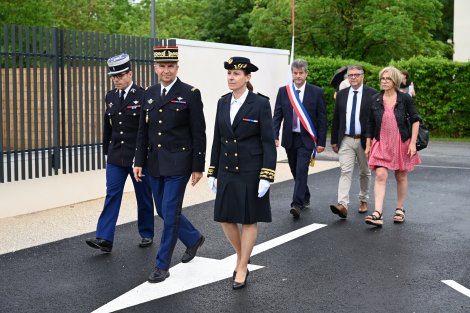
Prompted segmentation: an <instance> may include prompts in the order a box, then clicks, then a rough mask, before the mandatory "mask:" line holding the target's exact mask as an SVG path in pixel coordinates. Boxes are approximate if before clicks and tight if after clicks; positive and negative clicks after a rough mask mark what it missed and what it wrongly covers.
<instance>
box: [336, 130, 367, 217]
mask: <svg viewBox="0 0 470 313" xmlns="http://www.w3.org/2000/svg"><path fill="white" fill-rule="evenodd" d="M338 157H339V164H340V168H341V176H340V178H339V184H338V203H340V204H342V205H343V206H345V207H346V208H347V207H348V205H349V190H350V189H351V180H352V175H353V171H354V165H355V163H356V158H357V162H358V163H359V183H360V192H359V201H361V202H368V200H369V189H370V170H369V168H368V166H367V157H366V154H365V153H364V149H363V148H362V146H361V139H360V138H358V139H355V138H352V137H348V136H344V138H343V140H342V141H341V146H340V148H339V151H338Z"/></svg>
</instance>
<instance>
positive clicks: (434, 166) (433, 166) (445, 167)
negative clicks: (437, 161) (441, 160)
mask: <svg viewBox="0 0 470 313" xmlns="http://www.w3.org/2000/svg"><path fill="white" fill-rule="evenodd" d="M417 167H429V168H444V169H452V170H470V167H461V166H444V165H417Z"/></svg>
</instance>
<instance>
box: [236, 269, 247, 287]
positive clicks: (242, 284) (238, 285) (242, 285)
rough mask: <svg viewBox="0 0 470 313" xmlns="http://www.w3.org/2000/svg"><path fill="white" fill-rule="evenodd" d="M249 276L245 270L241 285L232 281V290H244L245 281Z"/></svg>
mask: <svg viewBox="0 0 470 313" xmlns="http://www.w3.org/2000/svg"><path fill="white" fill-rule="evenodd" d="M249 274H250V271H249V270H248V269H247V270H246V276H245V281H244V282H242V283H238V282H236V281H233V284H232V288H233V289H234V290H236V289H242V288H245V287H246V280H247V278H248V275H249Z"/></svg>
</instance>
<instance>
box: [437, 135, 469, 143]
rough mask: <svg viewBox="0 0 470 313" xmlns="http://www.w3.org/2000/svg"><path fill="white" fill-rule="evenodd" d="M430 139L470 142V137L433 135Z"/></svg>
mask: <svg viewBox="0 0 470 313" xmlns="http://www.w3.org/2000/svg"><path fill="white" fill-rule="evenodd" d="M429 141H431V142H433V141H440V142H467V143H470V137H462V138H450V137H433V136H430V138H429Z"/></svg>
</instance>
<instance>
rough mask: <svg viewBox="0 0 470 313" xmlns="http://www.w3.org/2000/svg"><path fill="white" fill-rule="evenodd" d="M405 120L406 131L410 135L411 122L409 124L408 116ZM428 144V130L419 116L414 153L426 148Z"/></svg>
mask: <svg viewBox="0 0 470 313" xmlns="http://www.w3.org/2000/svg"><path fill="white" fill-rule="evenodd" d="M406 119H407V121H408V129H409V131H410V134H411V122H410V116H409V115H408V114H407V116H406ZM428 143H429V129H428V127H427V126H426V124H425V123H424V121H423V119H422V118H421V116H420V117H419V129H418V138H416V151H420V150H423V149H424V148H426V147H427V146H428Z"/></svg>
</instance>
